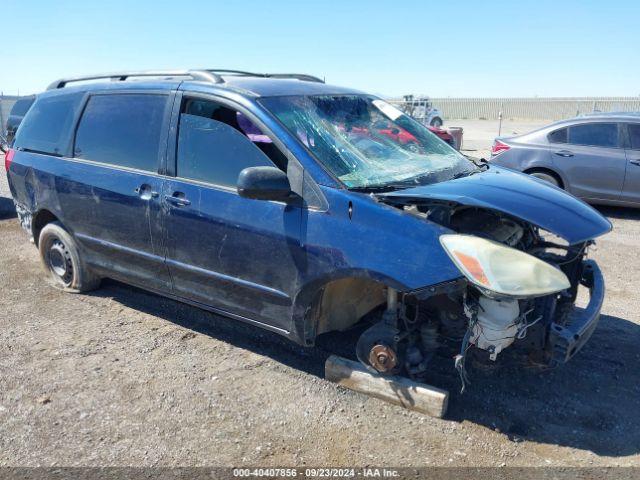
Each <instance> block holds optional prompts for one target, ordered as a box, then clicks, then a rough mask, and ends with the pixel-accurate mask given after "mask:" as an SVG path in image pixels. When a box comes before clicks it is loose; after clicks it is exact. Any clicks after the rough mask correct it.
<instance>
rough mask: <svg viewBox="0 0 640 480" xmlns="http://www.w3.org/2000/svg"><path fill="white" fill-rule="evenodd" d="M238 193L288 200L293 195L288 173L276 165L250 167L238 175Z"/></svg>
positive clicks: (248, 196) (259, 198) (260, 197)
mask: <svg viewBox="0 0 640 480" xmlns="http://www.w3.org/2000/svg"><path fill="white" fill-rule="evenodd" d="M237 188H238V194H239V195H240V196H241V197H244V198H253V199H254V200H286V199H288V198H290V197H291V196H292V195H293V192H292V191H291V184H290V183H289V179H288V178H287V174H286V173H284V172H283V171H282V170H280V169H278V168H276V167H249V168H245V169H244V170H242V171H241V172H240V175H238V185H237Z"/></svg>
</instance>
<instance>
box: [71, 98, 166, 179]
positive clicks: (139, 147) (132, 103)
mask: <svg viewBox="0 0 640 480" xmlns="http://www.w3.org/2000/svg"><path fill="white" fill-rule="evenodd" d="M166 105H167V96H166V95H147V94H117V95H94V96H92V97H91V98H90V99H89V102H88V103H87V106H86V107H85V110H84V113H83V114H82V118H81V120H80V124H79V125H78V130H77V132H76V141H75V147H74V156H75V157H77V158H83V159H87V160H93V161H96V162H102V163H108V164H110V165H117V166H121V167H129V168H135V169H138V170H145V171H149V172H156V171H157V170H158V153H159V150H160V137H161V134H162V122H163V119H164V113H165V108H166Z"/></svg>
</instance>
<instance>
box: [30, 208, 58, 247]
mask: <svg viewBox="0 0 640 480" xmlns="http://www.w3.org/2000/svg"><path fill="white" fill-rule="evenodd" d="M59 221H60V220H58V217H56V216H55V215H54V214H53V213H51V212H50V211H49V210H45V209H43V210H39V211H38V212H37V213H36V214H35V215H34V216H33V220H32V221H31V232H32V233H33V241H34V242H35V244H36V246H37V245H38V240H39V239H40V232H41V231H42V229H43V228H44V227H45V225H47V224H49V223H51V222H59Z"/></svg>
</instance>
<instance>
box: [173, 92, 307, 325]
mask: <svg viewBox="0 0 640 480" xmlns="http://www.w3.org/2000/svg"><path fill="white" fill-rule="evenodd" d="M180 108H181V110H180V116H179V121H178V142H177V154H176V171H175V174H176V176H175V178H173V179H169V180H167V181H166V182H165V185H164V188H163V192H162V194H163V202H164V206H165V207H164V208H165V211H166V219H165V226H166V234H167V253H166V263H167V266H168V268H169V271H170V273H171V278H172V280H173V288H174V293H175V294H176V295H178V296H180V297H183V298H187V299H190V300H192V301H195V302H198V303H201V304H204V305H207V306H209V307H213V308H215V309H219V310H221V311H223V312H224V313H229V314H232V315H238V316H240V317H242V318H244V319H249V320H253V321H257V322H260V323H262V324H267V325H269V326H271V327H275V328H277V329H279V330H284V331H289V330H290V328H291V325H290V320H291V307H292V297H293V295H294V292H295V291H296V285H297V278H298V264H299V260H300V255H301V248H300V242H299V232H300V218H301V209H300V208H299V207H297V206H292V205H287V204H285V203H282V202H272V201H261V200H250V199H246V198H243V197H240V196H239V195H238V194H237V192H236V182H237V178H238V174H239V173H240V171H241V170H242V169H244V168H246V167H252V166H273V165H274V160H275V162H279V160H282V159H283V158H284V157H283V156H281V155H279V154H274V148H275V147H274V145H273V144H272V143H271V140H270V139H269V138H268V137H267V136H266V135H263V134H262V132H259V131H256V127H255V126H254V125H253V124H251V122H249V121H248V119H247V118H246V117H242V116H241V114H240V113H239V112H237V111H235V110H234V109H231V108H228V107H225V106H223V105H219V104H217V103H215V102H211V101H208V100H206V101H205V100H198V99H188V98H185V99H184V100H183V101H182V105H181V107H180ZM265 152H266V153H265ZM269 153H270V155H269V156H268V154H269ZM272 159H273V160H272ZM278 166H279V167H280V168H286V166H284V165H278Z"/></svg>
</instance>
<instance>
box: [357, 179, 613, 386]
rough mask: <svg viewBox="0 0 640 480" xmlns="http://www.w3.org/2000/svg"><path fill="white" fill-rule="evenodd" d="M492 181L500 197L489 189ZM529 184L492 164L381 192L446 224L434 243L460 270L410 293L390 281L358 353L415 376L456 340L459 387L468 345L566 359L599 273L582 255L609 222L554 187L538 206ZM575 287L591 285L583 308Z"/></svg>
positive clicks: (544, 361)
mask: <svg viewBox="0 0 640 480" xmlns="http://www.w3.org/2000/svg"><path fill="white" fill-rule="evenodd" d="M505 182H507V183H505ZM505 184H506V185H510V186H511V188H506V189H505V188H504V186H505ZM498 186H500V188H502V189H503V190H502V192H503V194H502V195H501V196H495V195H494V193H495V188H498ZM535 188H536V185H535V184H533V182H532V181H531V180H530V179H528V178H524V177H522V176H519V175H517V174H514V173H511V172H508V171H506V170H500V169H493V168H492V169H491V171H488V172H484V173H481V174H477V175H473V176H469V177H467V178H462V179H458V180H454V181H451V182H445V183H442V184H434V185H427V186H421V187H417V188H413V189H407V190H401V191H395V192H391V193H383V194H377V195H376V200H377V201H379V202H381V203H384V204H387V205H390V206H393V207H396V208H398V209H401V210H402V211H404V212H405V213H407V214H410V215H414V216H416V217H419V218H422V219H424V221H425V222H433V223H436V224H438V225H440V226H443V227H445V228H447V229H449V230H450V231H451V233H447V234H443V235H441V236H440V243H441V245H442V248H443V249H444V251H445V252H446V253H447V254H448V256H449V258H450V259H451V261H452V262H453V263H454V264H455V265H456V266H457V267H458V269H459V270H460V273H461V277H460V278H459V279H455V280H452V281H449V282H445V283H441V284H437V285H432V286H428V287H425V288H421V289H418V290H414V291H410V292H398V291H396V290H394V289H392V288H388V289H387V299H386V308H385V310H384V312H383V313H382V315H381V318H380V319H379V321H378V322H377V323H375V324H374V325H373V326H371V327H370V328H368V329H367V330H366V331H365V332H364V333H363V334H362V335H361V337H360V338H359V341H358V344H357V347H356V353H357V356H358V358H359V360H360V361H361V362H362V363H363V364H365V365H366V366H367V367H368V368H370V369H373V370H375V371H377V372H378V373H381V374H397V373H400V374H404V375H407V376H409V377H411V378H414V379H417V380H421V379H425V378H426V377H428V373H429V370H430V362H431V360H432V359H433V358H434V355H435V354H436V351H437V350H438V349H439V348H440V347H441V346H442V345H443V344H447V345H449V346H455V352H456V353H455V355H454V361H453V364H454V367H455V369H457V371H458V373H459V375H460V378H461V381H462V389H463V390H464V386H465V383H467V382H468V376H467V370H466V369H465V360H466V358H467V355H468V353H470V351H475V352H483V354H480V355H478V357H481V358H482V359H483V360H485V361H488V362H491V361H495V360H496V358H497V356H498V355H499V354H500V353H501V352H502V351H503V350H505V349H506V348H509V347H511V346H514V345H517V346H519V347H522V349H523V350H524V351H525V352H526V353H527V354H528V358H529V360H530V361H531V362H533V363H535V364H538V365H542V366H545V367H549V366H551V367H553V366H557V365H559V364H562V363H565V362H567V361H568V360H569V359H571V358H572V357H573V356H574V355H575V354H576V353H577V352H578V351H579V350H580V349H581V348H582V346H583V345H584V344H585V343H586V342H587V340H588V339H589V337H590V336H591V334H592V333H593V331H594V330H595V328H596V326H597V323H598V319H599V315H600V309H601V307H602V303H603V300H604V280H603V277H602V273H601V272H600V269H599V267H598V265H597V264H596V263H595V262H594V261H592V260H588V259H586V257H587V253H588V249H589V247H590V246H591V245H593V244H594V238H595V237H597V236H599V235H601V234H603V233H606V232H608V231H609V230H610V229H611V224H610V223H609V222H608V221H607V220H606V219H604V218H603V217H602V216H601V215H599V214H598V213H597V212H595V211H593V210H592V209H591V207H588V206H586V205H584V208H583V204H581V203H578V202H576V201H573V200H574V199H571V200H572V201H571V202H570V207H571V208H567V207H568V205H569V204H567V202H566V201H565V199H566V198H567V197H568V196H567V195H566V194H564V192H560V191H559V190H558V191H557V192H556V191H555V190H553V191H550V192H545V199H544V203H541V204H539V205H538V204H536V202H537V200H538V199H539V198H538V197H537V195H536V194H535ZM556 194H557V200H558V202H554V201H553V200H554V195H556ZM525 197H526V198H525ZM580 287H584V288H586V289H587V290H588V292H589V300H588V303H587V305H586V306H585V307H583V308H579V307H577V306H576V305H575V303H576V299H577V296H578V290H579V289H580ZM472 348H473V349H475V350H471V349H472Z"/></svg>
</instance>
